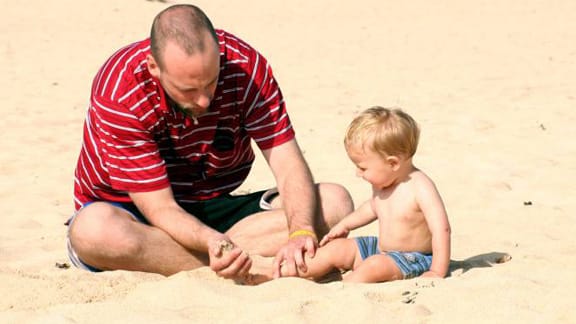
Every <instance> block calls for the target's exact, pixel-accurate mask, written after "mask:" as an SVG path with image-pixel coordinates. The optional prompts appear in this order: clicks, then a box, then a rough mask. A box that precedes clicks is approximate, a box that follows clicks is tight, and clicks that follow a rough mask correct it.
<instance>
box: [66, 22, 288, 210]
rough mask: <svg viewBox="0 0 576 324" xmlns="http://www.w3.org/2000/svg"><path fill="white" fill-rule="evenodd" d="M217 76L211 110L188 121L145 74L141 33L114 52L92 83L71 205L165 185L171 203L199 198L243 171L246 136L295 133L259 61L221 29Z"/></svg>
mask: <svg viewBox="0 0 576 324" xmlns="http://www.w3.org/2000/svg"><path fill="white" fill-rule="evenodd" d="M216 33H217V35H218V39H219V43H220V75H219V79H218V86H217V88H216V93H215V95H214V99H213V101H212V103H211V106H210V110H209V111H210V112H209V113H207V114H206V115H203V116H201V117H199V118H198V123H197V124H195V123H194V122H192V120H191V119H190V118H188V117H186V116H185V115H184V114H183V113H182V112H180V111H178V110H177V109H175V108H173V107H171V106H170V105H169V104H168V102H167V97H166V94H165V93H164V90H163V89H162V88H161V86H160V83H159V82H158V80H157V79H155V78H153V77H152V76H151V75H150V72H149V71H148V69H147V65H146V55H147V54H149V53H150V41H149V40H148V39H146V40H143V41H140V42H137V43H134V44H131V45H128V46H126V47H124V48H122V49H120V50H119V51H117V52H116V53H114V54H113V55H112V56H111V57H110V58H109V59H108V60H107V61H106V63H105V64H104V65H103V66H102V68H101V69H100V71H99V72H98V74H97V75H96V77H95V78H94V82H93V85H92V94H91V98H90V107H89V109H88V113H87V116H86V121H85V124H84V135H83V143H82V149H81V151H80V156H79V158H78V163H77V166H76V171H75V177H74V182H75V185H74V202H75V209H76V210H78V209H79V208H80V207H81V206H82V205H84V204H85V203H86V202H89V201H99V200H105V201H116V202H129V201H130V198H129V197H128V194H127V193H128V192H146V191H153V190H158V189H163V188H166V187H168V186H172V190H173V192H174V195H175V198H176V200H178V201H183V202H189V201H199V200H206V199H210V198H214V197H217V196H219V195H221V194H224V193H228V192H231V191H233V190H234V189H236V188H237V187H238V186H239V185H240V184H241V183H242V182H243V181H244V180H245V178H246V177H247V176H248V173H249V171H250V168H251V165H252V162H253V161H254V152H253V151H252V149H251V145H250V140H251V139H253V140H254V141H255V142H256V144H257V145H258V147H259V148H260V149H269V148H272V147H274V146H276V145H280V144H282V143H285V142H287V141H289V140H291V139H293V138H294V130H293V129H292V125H291V123H290V119H289V117H288V114H287V112H286V107H285V103H284V100H283V97H282V93H281V92H280V88H279V87H278V84H277V83H276V80H275V79H274V76H273V75H272V70H271V68H270V66H269V65H268V63H267V61H266V59H265V58H264V57H263V56H262V55H260V54H259V53H258V52H257V51H256V50H254V49H253V48H252V47H251V46H249V45H248V44H246V43H245V42H243V41H242V40H240V39H239V38H237V37H235V36H234V35H232V34H230V33H227V32H225V31H222V30H217V31H216Z"/></svg>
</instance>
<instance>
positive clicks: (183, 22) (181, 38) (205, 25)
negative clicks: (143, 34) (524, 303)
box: [150, 4, 218, 68]
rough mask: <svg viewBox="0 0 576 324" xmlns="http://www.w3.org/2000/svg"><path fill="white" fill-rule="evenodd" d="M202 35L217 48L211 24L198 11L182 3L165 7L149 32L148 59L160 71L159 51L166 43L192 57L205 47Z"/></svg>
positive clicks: (161, 60)
mask: <svg viewBox="0 0 576 324" xmlns="http://www.w3.org/2000/svg"><path fill="white" fill-rule="evenodd" d="M206 33H208V34H209V35H210V36H211V37H210V38H208V39H212V40H214V42H215V44H216V45H218V36H216V32H215V31H214V27H213V26H212V22H210V19H208V17H207V16H206V14H205V13H204V12H203V11H202V10H200V8H198V7H196V6H193V5H188V4H182V5H174V6H171V7H168V8H166V9H164V10H163V11H161V12H160V13H159V14H158V15H157V16H156V18H154V22H153V23H152V29H151V31H150V48H151V52H152V56H153V57H154V59H155V60H156V62H157V64H158V65H159V67H160V68H164V66H165V65H164V61H163V57H162V55H163V52H164V49H165V48H166V44H167V43H168V42H174V43H175V44H176V45H178V47H180V48H181V49H183V50H184V52H186V54H188V55H193V54H194V53H196V52H203V51H204V50H205V49H206V47H207V46H212V44H206V41H205V40H206V39H207V38H206V37H205V35H206Z"/></svg>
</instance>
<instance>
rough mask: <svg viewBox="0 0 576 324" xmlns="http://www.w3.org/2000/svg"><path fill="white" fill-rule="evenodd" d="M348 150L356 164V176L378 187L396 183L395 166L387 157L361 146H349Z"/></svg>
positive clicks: (381, 187)
mask: <svg viewBox="0 0 576 324" xmlns="http://www.w3.org/2000/svg"><path fill="white" fill-rule="evenodd" d="M346 151H347V153H348V157H349V158H350V160H352V162H353V163H354V164H355V165H356V176H358V177H361V178H362V179H364V180H366V181H367V182H369V183H370V184H371V185H372V186H373V187H374V188H377V189H383V188H386V187H389V186H391V185H392V184H394V182H395V180H396V174H395V172H394V171H395V168H394V165H393V163H391V162H390V161H389V160H388V159H387V158H385V157H383V156H381V155H379V154H377V153H376V152H373V151H371V150H368V149H364V148H363V147H360V146H353V147H348V148H347V150H346Z"/></svg>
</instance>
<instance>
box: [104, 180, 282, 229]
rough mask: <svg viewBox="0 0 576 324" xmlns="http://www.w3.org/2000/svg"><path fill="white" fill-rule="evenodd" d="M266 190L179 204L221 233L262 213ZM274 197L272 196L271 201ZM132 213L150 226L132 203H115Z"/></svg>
mask: <svg viewBox="0 0 576 324" xmlns="http://www.w3.org/2000/svg"><path fill="white" fill-rule="evenodd" d="M265 192H266V190H263V191H257V192H253V193H250V194H246V195H229V194H228V195H223V196H221V197H218V198H214V199H210V200H207V201H202V202H195V203H179V205H180V206H181V207H182V208H184V210H186V211H187V212H188V213H190V214H192V215H194V216H196V218H198V219H199V220H200V221H202V223H204V224H206V225H208V226H210V227H212V228H213V229H215V230H217V231H218V232H220V233H224V232H226V231H228V230H229V229H230V228H231V227H232V226H234V224H236V223H238V222H239V221H241V220H242V219H244V218H246V217H247V216H250V215H252V214H255V213H257V212H261V211H263V210H265V209H263V208H262V207H261V202H260V201H261V200H262V196H263V195H264V193H265ZM273 197H274V195H272V196H270V199H271V198H273ZM114 205H116V206H118V207H122V208H124V209H126V210H127V211H129V212H130V213H132V214H133V215H134V216H136V218H138V220H139V221H140V222H142V223H144V224H148V225H149V224H150V223H149V222H148V221H147V220H146V218H145V217H144V216H143V215H142V213H140V211H139V210H138V209H137V208H136V206H135V205H134V204H132V203H114Z"/></svg>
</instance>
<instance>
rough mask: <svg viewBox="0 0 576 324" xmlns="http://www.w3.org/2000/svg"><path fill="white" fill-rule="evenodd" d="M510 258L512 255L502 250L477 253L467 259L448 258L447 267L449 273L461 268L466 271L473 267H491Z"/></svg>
mask: <svg viewBox="0 0 576 324" xmlns="http://www.w3.org/2000/svg"><path fill="white" fill-rule="evenodd" d="M510 260H512V256H511V255H510V254H508V253H504V252H490V253H484V254H479V255H476V256H473V257H470V258H468V259H465V260H462V261H458V260H450V268H449V269H448V273H449V275H452V273H454V272H456V271H459V270H461V271H462V273H466V272H467V271H468V270H470V269H473V268H487V267H492V266H494V265H495V264H500V263H506V262H508V261H510Z"/></svg>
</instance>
